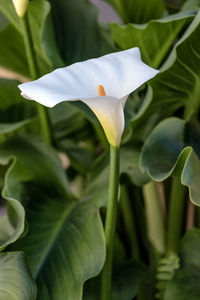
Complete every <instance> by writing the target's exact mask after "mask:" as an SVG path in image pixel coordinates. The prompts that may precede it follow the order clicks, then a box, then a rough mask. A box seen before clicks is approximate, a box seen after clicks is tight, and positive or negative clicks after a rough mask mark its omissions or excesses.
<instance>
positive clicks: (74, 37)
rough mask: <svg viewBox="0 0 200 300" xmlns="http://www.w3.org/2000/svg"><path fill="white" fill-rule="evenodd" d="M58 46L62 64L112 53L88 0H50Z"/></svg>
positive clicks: (94, 9) (96, 14)
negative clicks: (62, 60)
mask: <svg viewBox="0 0 200 300" xmlns="http://www.w3.org/2000/svg"><path fill="white" fill-rule="evenodd" d="M50 2H51V4H52V8H53V10H52V13H53V18H54V24H55V29H56V38H57V43H58V46H59V49H60V52H61V54H62V57H63V59H64V61H65V63H66V64H67V65H68V64H72V63H74V62H76V61H80V60H85V59H88V58H91V57H96V56H100V55H102V54H105V53H107V52H111V51H112V50H113V47H112V45H110V44H111V43H110V41H109V40H108V39H107V35H106V31H105V29H104V28H101V27H100V26H99V25H98V22H97V16H98V11H97V8H96V7H95V6H93V5H92V4H91V3H90V2H89V1H88V0H74V1H63V0H50Z"/></svg>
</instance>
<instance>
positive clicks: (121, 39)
mask: <svg viewBox="0 0 200 300" xmlns="http://www.w3.org/2000/svg"><path fill="white" fill-rule="evenodd" d="M194 15H195V13H194V12H186V13H179V14H175V15H171V16H168V17H165V18H162V19H159V20H151V21H150V22H148V23H147V24H145V25H135V24H127V25H119V24H117V23H111V24H109V27H110V30H111V36H112V39H113V41H114V42H115V43H116V45H117V46H118V47H119V48H120V49H121V50H125V49H129V48H132V47H139V48H140V51H141V54H142V59H143V60H144V62H145V63H147V64H149V65H151V66H152V67H154V68H158V67H159V66H160V64H161V62H162V61H163V59H164V58H165V57H166V55H167V54H168V53H169V50H170V49H171V47H172V45H173V43H174V41H175V39H177V35H178V34H179V32H180V31H181V30H183V28H184V26H186V25H188V24H189V23H190V22H191V21H192V19H193V18H194Z"/></svg>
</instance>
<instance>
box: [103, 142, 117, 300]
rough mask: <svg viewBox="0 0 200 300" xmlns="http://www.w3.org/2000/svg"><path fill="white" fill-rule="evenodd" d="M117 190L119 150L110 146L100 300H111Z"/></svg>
mask: <svg viewBox="0 0 200 300" xmlns="http://www.w3.org/2000/svg"><path fill="white" fill-rule="evenodd" d="M118 189H119V149H118V148H115V147H112V146H110V181H109V197H108V207H107V213H106V222H105V238H106V248H107V255H106V262H105V265H104V269H103V272H102V282H101V283H102V286H101V300H111V299H112V262H113V249H114V241H115V228H116V219H117V206H118Z"/></svg>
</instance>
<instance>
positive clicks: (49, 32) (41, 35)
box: [28, 0, 64, 73]
mask: <svg viewBox="0 0 200 300" xmlns="http://www.w3.org/2000/svg"><path fill="white" fill-rule="evenodd" d="M50 10H51V5H50V3H49V2H48V1H46V0H35V1H32V2H31V3H30V5H29V9H28V18H29V24H30V28H31V34H32V38H33V46H34V49H35V51H36V53H37V54H38V56H39V61H38V65H39V63H40V60H41V59H42V60H43V61H44V62H45V64H46V66H47V69H46V70H43V73H46V72H49V71H51V70H52V69H55V68H58V67H63V66H64V62H63V61H62V60H61V57H60V54H59V52H58V48H57V45H56V40H55V36H54V28H53V24H52V20H51V16H50Z"/></svg>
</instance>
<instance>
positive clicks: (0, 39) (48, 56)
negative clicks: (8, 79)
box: [0, 0, 63, 76]
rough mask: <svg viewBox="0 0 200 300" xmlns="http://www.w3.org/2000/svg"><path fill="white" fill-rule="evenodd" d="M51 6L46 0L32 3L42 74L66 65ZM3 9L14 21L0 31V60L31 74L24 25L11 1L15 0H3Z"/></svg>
mask: <svg viewBox="0 0 200 300" xmlns="http://www.w3.org/2000/svg"><path fill="white" fill-rule="evenodd" d="M50 9H51V6H50V4H49V2H48V1H46V0H35V1H32V2H30V3H29V7H28V13H27V14H28V19H29V25H30V28H31V33H32V39H33V47H34V49H35V52H36V55H37V64H38V67H39V70H40V72H41V74H44V73H46V72H49V71H51V70H52V69H54V68H56V67H61V66H63V62H62V60H61V58H60V55H59V52H58V49H57V45H56V41H55V37H54V32H53V25H52V22H51V17H50ZM0 11H2V13H3V14H4V15H5V16H6V17H7V18H8V20H9V21H10V22H11V24H10V25H9V26H8V27H7V28H5V29H4V30H3V31H2V32H1V33H0V45H1V46H0V47H1V48H0V50H1V51H0V64H1V65H2V66H4V67H6V68H8V69H11V70H13V71H15V72H17V73H20V74H23V75H25V76H28V75H29V74H28V71H27V70H28V67H27V63H26V58H25V57H26V54H25V48H24V41H23V28H22V26H21V22H20V19H19V17H18V16H17V14H16V12H15V9H14V7H13V4H12V0H8V1H6V2H5V1H2V0H0Z"/></svg>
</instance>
